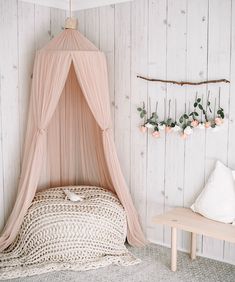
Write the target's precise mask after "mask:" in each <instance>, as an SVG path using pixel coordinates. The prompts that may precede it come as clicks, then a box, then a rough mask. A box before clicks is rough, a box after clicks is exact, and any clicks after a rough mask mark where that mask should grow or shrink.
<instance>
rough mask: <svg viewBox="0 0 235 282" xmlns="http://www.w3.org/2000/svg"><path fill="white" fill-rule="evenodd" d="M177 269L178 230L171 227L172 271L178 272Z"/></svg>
mask: <svg viewBox="0 0 235 282" xmlns="http://www.w3.org/2000/svg"><path fill="white" fill-rule="evenodd" d="M176 268H177V229H176V228H175V227H171V270H172V271H176Z"/></svg>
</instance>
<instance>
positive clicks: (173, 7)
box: [164, 0, 187, 247]
mask: <svg viewBox="0 0 235 282" xmlns="http://www.w3.org/2000/svg"><path fill="white" fill-rule="evenodd" d="M186 9H187V6H186V0H176V1H174V0H168V7H167V19H166V25H167V54H166V60H167V66H166V68H167V69H166V73H167V75H166V77H167V79H174V80H185V79H186V68H185V65H186V51H187V49H186V48H187V33H186V23H187V20H186ZM166 90H167V102H168V101H169V100H171V104H172V107H173V106H174V103H175V101H176V102H177V113H176V115H177V117H179V116H180V113H182V111H184V109H185V92H186V89H185V87H179V86H177V85H172V84H168V85H167V88H166ZM166 106H167V107H166V117H168V103H167V105H166ZM172 113H173V115H174V110H173V109H171V113H170V116H171V115H172ZM184 148H185V141H183V140H182V139H181V138H178V136H177V135H176V134H174V133H173V134H167V133H166V159H165V162H166V164H165V211H167V210H169V209H172V208H173V207H175V206H182V205H183V195H184ZM164 230H165V234H164V243H165V244H170V238H171V236H170V234H171V233H170V228H169V227H165V228H164ZM182 245H183V244H182V231H179V232H178V246H179V247H182Z"/></svg>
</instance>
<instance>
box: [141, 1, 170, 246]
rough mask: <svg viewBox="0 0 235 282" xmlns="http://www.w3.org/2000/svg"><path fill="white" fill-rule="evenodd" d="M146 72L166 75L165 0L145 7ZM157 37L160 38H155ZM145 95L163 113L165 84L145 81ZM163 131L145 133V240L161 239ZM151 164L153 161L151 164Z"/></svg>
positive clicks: (158, 111) (152, 107)
mask: <svg viewBox="0 0 235 282" xmlns="http://www.w3.org/2000/svg"><path fill="white" fill-rule="evenodd" d="M148 17H149V19H148V33H149V36H148V75H149V76H150V77H161V78H164V79H166V52H167V48H166V47H167V38H166V35H167V25H166V18H167V1H157V0H154V1H150V2H149V11H148ZM159 39H161V40H159ZM148 96H149V99H150V101H151V111H152V112H153V111H155V107H156V103H158V107H157V114H158V116H159V119H160V120H161V119H163V117H164V99H165V98H166V85H165V84H156V83H148ZM165 141H166V140H165V134H164V133H163V134H161V137H160V139H155V138H152V136H151V135H150V136H148V152H147V166H148V167H147V215H146V217H147V218H146V221H147V230H146V232H147V236H148V238H149V240H151V241H153V242H157V243H161V244H162V243H163V241H164V237H163V235H164V230H163V227H162V226H160V225H155V226H154V225H153V224H152V218H153V217H154V216H155V215H156V214H159V213H163V212H164V202H165V191H164V190H165V189H164V183H165V148H166V146H165V145H166V143H165ZM153 164H156V165H154V166H153Z"/></svg>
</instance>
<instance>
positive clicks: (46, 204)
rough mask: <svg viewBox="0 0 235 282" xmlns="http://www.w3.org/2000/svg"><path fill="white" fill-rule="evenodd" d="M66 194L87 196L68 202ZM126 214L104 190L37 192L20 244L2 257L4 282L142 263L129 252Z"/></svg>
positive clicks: (0, 269) (0, 276) (83, 188)
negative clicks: (55, 273)
mask: <svg viewBox="0 0 235 282" xmlns="http://www.w3.org/2000/svg"><path fill="white" fill-rule="evenodd" d="M63 189H69V190H70V191H73V192H75V193H77V194H78V195H80V196H82V197H83V198H84V200H83V201H82V202H71V201H70V200H68V199H66V198H65V194H64V192H63ZM126 234H127V222H126V214H125V211H124V209H123V207H122V205H121V204H120V202H119V201H118V199H117V198H116V197H115V196H114V195H113V194H112V193H110V192H107V191H106V190H104V189H102V188H99V187H94V186H91V187H87V186H76V187H60V188H52V189H47V190H44V191H41V192H38V193H37V194H36V196H35V198H34V201H33V202H32V205H31V206H30V208H29V210H28V212H27V214H26V215H25V217H24V221H23V224H22V226H21V229H20V232H19V234H18V236H17V238H16V240H15V241H14V242H13V243H12V244H11V245H10V246H9V247H8V248H7V249H6V250H5V251H4V252H2V253H0V280H1V279H9V278H15V277H23V276H29V275H35V274H41V273H46V272H50V271H55V270H66V269H69V270H75V271H82V270H88V269H94V268H98V267H103V266H106V265H109V264H112V263H114V264H118V265H125V266H127V265H133V264H136V263H138V262H139V260H138V259H136V258H135V257H134V256H133V255H131V254H130V253H129V251H128V250H127V249H126V247H125V245H124V243H125V240H126Z"/></svg>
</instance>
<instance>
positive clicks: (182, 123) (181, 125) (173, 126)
mask: <svg viewBox="0 0 235 282" xmlns="http://www.w3.org/2000/svg"><path fill="white" fill-rule="evenodd" d="M203 104H204V103H203V97H202V98H200V97H199V98H198V97H197V93H196V98H195V101H194V104H193V111H192V112H190V103H189V105H188V111H187V109H186V104H185V112H184V113H183V114H182V115H181V116H180V118H179V120H177V118H176V115H177V103H176V101H175V117H174V119H173V118H172V117H171V100H169V101H168V113H167V117H166V99H165V100H164V109H165V110H164V113H165V117H164V119H163V120H159V117H158V114H157V109H158V102H156V109H155V111H154V112H151V109H150V114H149V115H148V113H147V110H146V108H145V103H144V102H143V105H142V107H138V108H137V111H138V112H139V115H140V118H141V119H142V120H143V122H142V124H141V126H140V130H141V132H143V133H145V132H146V131H147V130H148V129H152V136H153V137H155V138H159V137H160V135H161V133H160V131H165V132H166V133H171V132H178V133H180V136H181V138H182V139H186V138H187V137H188V136H190V135H191V134H193V132H194V130H195V129H209V128H211V129H212V130H213V131H218V130H219V128H220V126H221V125H222V124H223V123H224V118H225V115H224V110H223V108H221V106H220V90H219V103H218V108H217V102H216V98H215V101H214V112H212V108H211V102H210V91H209V92H208V95H207V100H206V106H205V107H204V106H203ZM150 105H151V103H150V102H149V107H150ZM212 113H213V117H211V115H212Z"/></svg>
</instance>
